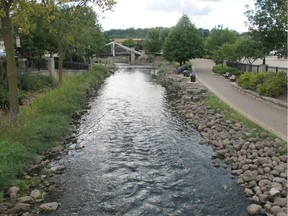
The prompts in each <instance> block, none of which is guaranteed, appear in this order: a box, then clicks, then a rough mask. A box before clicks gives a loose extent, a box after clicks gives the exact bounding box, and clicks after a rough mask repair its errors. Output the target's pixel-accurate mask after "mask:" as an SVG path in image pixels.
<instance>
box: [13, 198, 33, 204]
mask: <svg viewBox="0 0 288 216" xmlns="http://www.w3.org/2000/svg"><path fill="white" fill-rule="evenodd" d="M17 201H18V202H20V203H28V204H32V203H34V199H33V198H32V197H31V196H24V197H19V198H18V199H17Z"/></svg>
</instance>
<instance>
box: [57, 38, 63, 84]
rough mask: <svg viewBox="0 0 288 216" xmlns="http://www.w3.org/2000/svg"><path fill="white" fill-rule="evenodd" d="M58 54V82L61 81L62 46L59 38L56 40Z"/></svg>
mask: <svg viewBox="0 0 288 216" xmlns="http://www.w3.org/2000/svg"><path fill="white" fill-rule="evenodd" d="M58 55H59V62H58V73H59V83H62V81H63V46H62V43H61V41H60V40H59V42H58Z"/></svg>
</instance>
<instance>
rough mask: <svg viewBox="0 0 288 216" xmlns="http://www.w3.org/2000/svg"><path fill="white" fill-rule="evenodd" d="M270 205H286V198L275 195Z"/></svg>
mask: <svg viewBox="0 0 288 216" xmlns="http://www.w3.org/2000/svg"><path fill="white" fill-rule="evenodd" d="M272 206H280V207H285V206H287V199H286V198H281V197H276V198H275V200H274V202H273V203H272Z"/></svg>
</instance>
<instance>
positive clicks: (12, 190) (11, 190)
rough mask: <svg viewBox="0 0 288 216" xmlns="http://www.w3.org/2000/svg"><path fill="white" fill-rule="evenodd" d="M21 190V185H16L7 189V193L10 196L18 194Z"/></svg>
mask: <svg viewBox="0 0 288 216" xmlns="http://www.w3.org/2000/svg"><path fill="white" fill-rule="evenodd" d="M19 191H20V188H19V187H16V186H13V187H10V188H9V189H8V191H7V195H8V196H10V194H12V193H15V194H17V193H18V192H19Z"/></svg>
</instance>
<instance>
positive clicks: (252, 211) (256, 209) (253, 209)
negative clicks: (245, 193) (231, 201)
mask: <svg viewBox="0 0 288 216" xmlns="http://www.w3.org/2000/svg"><path fill="white" fill-rule="evenodd" d="M261 209H262V207H261V206H260V205H257V204H251V205H249V206H248V207H247V209H246V210H247V213H248V214H249V215H256V214H258V213H260V212H261Z"/></svg>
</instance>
